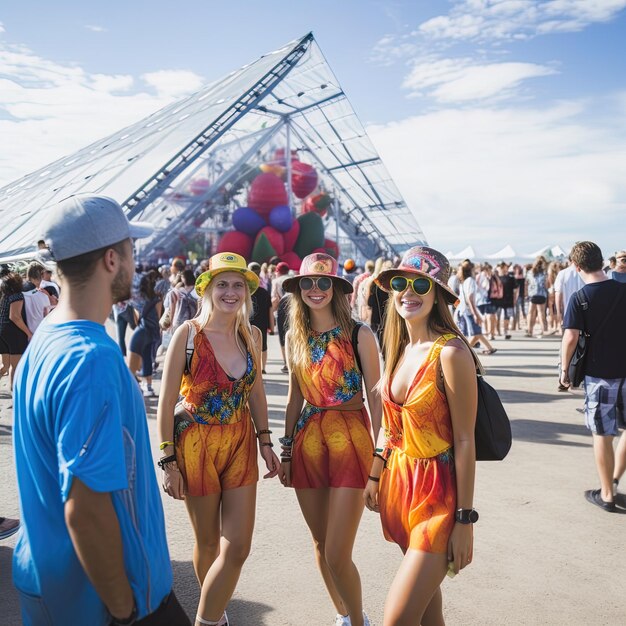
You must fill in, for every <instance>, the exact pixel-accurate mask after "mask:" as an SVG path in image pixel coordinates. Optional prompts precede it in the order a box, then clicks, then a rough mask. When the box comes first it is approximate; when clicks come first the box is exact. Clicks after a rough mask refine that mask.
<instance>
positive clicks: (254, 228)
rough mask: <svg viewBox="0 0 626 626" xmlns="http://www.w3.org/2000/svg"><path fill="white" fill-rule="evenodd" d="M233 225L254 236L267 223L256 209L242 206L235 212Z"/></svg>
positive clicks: (240, 230) (241, 231) (236, 228)
mask: <svg viewBox="0 0 626 626" xmlns="http://www.w3.org/2000/svg"><path fill="white" fill-rule="evenodd" d="M233 226H234V227H235V230H238V231H239V232H240V233H245V234H246V235H250V236H251V237H254V236H256V234H257V233H258V232H259V231H260V230H261V228H263V227H265V226H267V224H266V222H265V220H264V219H263V218H262V217H261V216H260V215H259V214H258V213H257V212H256V211H255V210H254V209H251V208H250V207H247V206H242V207H239V208H238V209H237V210H236V211H235V212H234V213H233Z"/></svg>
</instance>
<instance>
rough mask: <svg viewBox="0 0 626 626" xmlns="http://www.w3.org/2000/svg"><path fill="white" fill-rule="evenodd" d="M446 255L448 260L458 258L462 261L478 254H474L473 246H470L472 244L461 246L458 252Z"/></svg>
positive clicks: (471, 258)
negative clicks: (461, 248)
mask: <svg viewBox="0 0 626 626" xmlns="http://www.w3.org/2000/svg"><path fill="white" fill-rule="evenodd" d="M446 256H447V257H448V259H450V261H458V260H460V261H462V260H463V259H470V260H473V259H475V258H476V257H477V256H478V255H477V254H476V251H475V250H474V248H472V246H467V247H465V248H463V250H461V251H460V252H457V253H456V254H450V255H446Z"/></svg>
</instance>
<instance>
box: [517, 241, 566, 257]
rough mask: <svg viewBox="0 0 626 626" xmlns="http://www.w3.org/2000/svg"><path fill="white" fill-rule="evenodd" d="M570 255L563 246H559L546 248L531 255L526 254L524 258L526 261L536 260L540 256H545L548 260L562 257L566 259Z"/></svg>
mask: <svg viewBox="0 0 626 626" xmlns="http://www.w3.org/2000/svg"><path fill="white" fill-rule="evenodd" d="M568 254H569V253H568V252H565V250H563V248H561V246H559V245H558V244H556V245H554V246H544V247H543V248H540V249H539V250H537V251H536V252H531V253H530V254H525V255H524V258H526V259H535V258H537V257H538V256H544V257H546V259H558V258H562V257H566V256H567V255H568Z"/></svg>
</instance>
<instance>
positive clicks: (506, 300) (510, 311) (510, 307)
mask: <svg viewBox="0 0 626 626" xmlns="http://www.w3.org/2000/svg"><path fill="white" fill-rule="evenodd" d="M498 277H499V278H500V283H501V285H502V298H500V300H499V301H498V313H497V315H498V323H499V322H500V320H501V319H504V322H503V325H504V338H505V339H510V338H511V335H510V330H509V329H510V328H513V327H514V326H515V302H516V300H517V292H518V287H517V281H516V280H515V277H514V276H513V274H512V273H510V272H509V266H508V265H507V264H506V263H505V262H504V261H502V262H501V263H499V264H498Z"/></svg>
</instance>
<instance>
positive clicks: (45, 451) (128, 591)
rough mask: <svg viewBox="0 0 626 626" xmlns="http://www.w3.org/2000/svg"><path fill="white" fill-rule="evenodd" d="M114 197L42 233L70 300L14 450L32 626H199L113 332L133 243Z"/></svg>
mask: <svg viewBox="0 0 626 626" xmlns="http://www.w3.org/2000/svg"><path fill="white" fill-rule="evenodd" d="M149 232H150V230H149V229H148V228H147V227H146V225H141V224H133V225H131V224H129V222H128V220H127V219H126V217H125V215H124V212H123V210H122V208H121V207H120V205H119V204H118V203H117V202H115V201H114V200H111V199H110V198H105V197H99V196H73V197H71V198H68V199H67V200H65V201H63V202H62V203H61V204H59V205H57V206H56V207H54V208H53V209H51V213H50V217H49V219H48V220H47V222H46V224H45V225H44V231H43V233H42V234H43V235H44V240H45V241H46V243H47V244H48V245H49V247H50V249H51V252H52V254H53V255H54V258H55V260H56V261H57V268H58V272H59V275H60V276H61V277H62V280H63V294H62V297H61V299H60V301H59V305H58V306H57V308H56V309H55V310H54V311H53V312H52V313H51V314H50V315H49V316H48V317H47V318H46V319H45V320H44V322H43V323H42V324H41V326H40V327H39V329H38V331H37V334H36V336H35V337H34V338H33V340H32V341H31V343H30V345H29V347H28V349H27V351H26V353H25V355H24V357H23V358H22V360H21V362H20V367H19V368H18V371H17V375H16V383H15V389H14V414H15V425H14V433H13V444H14V449H15V463H16V468H17V479H18V489H19V495H20V510H21V519H22V530H21V532H20V535H19V538H18V541H17V545H16V547H15V552H14V556H13V581H14V583H15V586H16V588H17V590H18V592H19V595H20V603H21V608H22V619H23V623H24V624H25V625H27V626H28V625H31V624H32V625H33V626H34V625H38V624H54V625H59V626H61V625H63V626H69V625H74V624H89V625H90V626H91V625H94V626H105V625H116V624H142V625H146V626H148V625H153V626H156V625H157V624H158V625H161V624H163V625H165V624H168V625H169V624H172V625H179V624H180V625H181V626H182V625H185V626H188V625H189V620H188V618H187V617H186V615H185V613H184V611H183V610H182V607H181V606H180V604H178V601H177V600H176V597H175V596H174V594H173V593H172V591H171V590H172V569H171V564H170V559H169V552H168V549H167V541H166V537H165V524H164V518H163V509H162V504H161V497H160V493H159V489H158V487H157V483H156V476H155V472H154V467H153V464H152V455H151V453H150V441H149V436H148V428H147V421H146V413H145V407H144V404H143V400H142V396H141V393H140V391H139V388H138V386H137V383H136V382H135V380H134V379H133V378H132V376H131V375H130V372H129V370H128V368H127V367H126V366H125V364H124V361H123V358H122V355H121V352H120V350H119V348H118V346H117V345H116V343H115V342H114V341H113V340H112V339H111V338H110V337H109V336H108V335H107V333H106V331H105V328H104V322H105V320H106V318H107V316H108V314H109V312H110V310H111V307H112V305H113V303H115V302H119V301H121V300H126V299H128V298H129V297H130V288H131V284H132V277H133V250H132V239H131V238H132V237H138V236H145V235H146V234H149Z"/></svg>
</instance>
